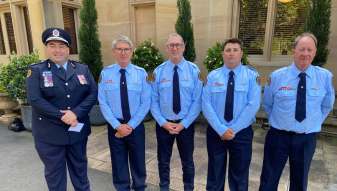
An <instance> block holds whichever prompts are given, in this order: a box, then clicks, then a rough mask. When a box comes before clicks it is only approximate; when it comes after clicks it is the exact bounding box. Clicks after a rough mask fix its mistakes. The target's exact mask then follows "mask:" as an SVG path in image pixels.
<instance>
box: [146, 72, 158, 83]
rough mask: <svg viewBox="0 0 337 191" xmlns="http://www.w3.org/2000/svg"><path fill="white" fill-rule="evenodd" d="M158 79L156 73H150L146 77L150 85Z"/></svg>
mask: <svg viewBox="0 0 337 191" xmlns="http://www.w3.org/2000/svg"><path fill="white" fill-rule="evenodd" d="M155 78H156V76H155V74H154V73H149V74H148V75H147V76H146V81H147V82H148V83H151V82H154V79H155Z"/></svg>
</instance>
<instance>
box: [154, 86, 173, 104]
mask: <svg viewBox="0 0 337 191" xmlns="http://www.w3.org/2000/svg"><path fill="white" fill-rule="evenodd" d="M158 93H159V100H160V103H161V104H169V103H170V102H171V101H172V93H173V92H172V82H171V81H167V82H161V83H160V84H159V92H158Z"/></svg>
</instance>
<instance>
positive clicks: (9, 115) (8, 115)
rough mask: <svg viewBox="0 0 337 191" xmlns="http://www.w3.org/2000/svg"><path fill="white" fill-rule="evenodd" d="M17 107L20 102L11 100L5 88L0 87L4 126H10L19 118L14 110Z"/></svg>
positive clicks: (0, 111) (0, 110)
mask: <svg viewBox="0 0 337 191" xmlns="http://www.w3.org/2000/svg"><path fill="white" fill-rule="evenodd" d="M0 70H1V68H0ZM0 75H1V71H0ZM1 76H2V75H1ZM17 106H18V102H17V101H16V100H14V99H12V98H10V97H9V96H8V93H7V92H6V90H5V88H4V87H3V86H1V85H0V122H1V123H2V124H5V125H9V124H10V123H11V122H13V120H14V119H15V117H16V116H17V114H16V113H15V112H14V109H13V108H16V107H17Z"/></svg>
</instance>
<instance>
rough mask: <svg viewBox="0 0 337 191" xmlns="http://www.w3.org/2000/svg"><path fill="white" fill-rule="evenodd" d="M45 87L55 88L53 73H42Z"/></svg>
mask: <svg viewBox="0 0 337 191" xmlns="http://www.w3.org/2000/svg"><path fill="white" fill-rule="evenodd" d="M42 76H43V84H44V87H53V86H54V83H53V74H52V73H51V71H44V72H43V73H42Z"/></svg>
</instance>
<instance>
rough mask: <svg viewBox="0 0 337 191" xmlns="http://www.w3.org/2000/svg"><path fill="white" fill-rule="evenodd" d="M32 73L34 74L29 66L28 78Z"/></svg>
mask: <svg viewBox="0 0 337 191" xmlns="http://www.w3.org/2000/svg"><path fill="white" fill-rule="evenodd" d="M31 75H32V69H30V68H29V69H28V71H27V78H29V77H30V76H31Z"/></svg>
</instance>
